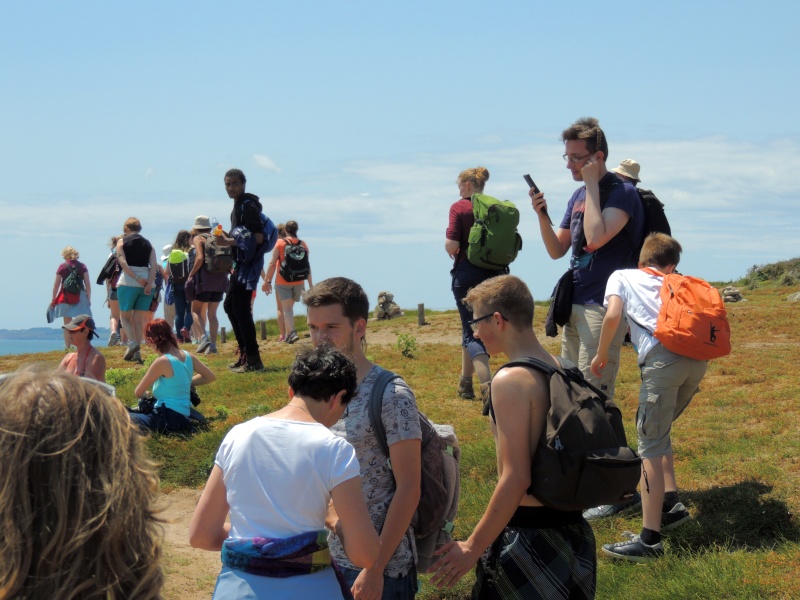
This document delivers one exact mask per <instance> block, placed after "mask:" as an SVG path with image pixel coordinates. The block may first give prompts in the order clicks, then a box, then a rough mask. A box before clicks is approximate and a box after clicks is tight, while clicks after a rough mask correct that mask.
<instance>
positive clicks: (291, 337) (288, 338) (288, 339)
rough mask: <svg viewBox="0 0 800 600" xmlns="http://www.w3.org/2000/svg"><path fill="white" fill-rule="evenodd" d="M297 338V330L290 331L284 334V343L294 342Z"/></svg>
mask: <svg viewBox="0 0 800 600" xmlns="http://www.w3.org/2000/svg"><path fill="white" fill-rule="evenodd" d="M299 339H300V338H299V337H297V332H296V331H292V332H291V333H290V334H289V335H287V336H286V343H287V344H294V343H295V342H296V341H298V340H299Z"/></svg>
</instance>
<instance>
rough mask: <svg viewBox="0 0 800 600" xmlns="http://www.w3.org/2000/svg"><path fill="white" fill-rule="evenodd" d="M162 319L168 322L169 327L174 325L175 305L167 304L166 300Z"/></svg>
mask: <svg viewBox="0 0 800 600" xmlns="http://www.w3.org/2000/svg"><path fill="white" fill-rule="evenodd" d="M173 298H174V294H173ZM164 320H165V321H166V322H167V323H169V328H170V329H172V328H173V327H174V326H175V305H174V304H167V303H166V301H165V302H164Z"/></svg>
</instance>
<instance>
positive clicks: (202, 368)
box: [191, 354, 217, 386]
mask: <svg viewBox="0 0 800 600" xmlns="http://www.w3.org/2000/svg"><path fill="white" fill-rule="evenodd" d="M191 357H192V369H194V375H193V376H192V385H194V386H197V385H205V384H207V383H211V382H212V381H215V380H216V379H217V376H216V375H215V374H214V371H212V370H211V369H209V368H208V367H207V366H206V365H205V363H203V361H201V360H200V359H199V358H197V357H196V356H195V355H194V354H192V355H191Z"/></svg>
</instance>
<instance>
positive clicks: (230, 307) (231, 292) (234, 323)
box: [222, 277, 245, 351]
mask: <svg viewBox="0 0 800 600" xmlns="http://www.w3.org/2000/svg"><path fill="white" fill-rule="evenodd" d="M235 295H236V282H235V281H234V280H233V277H231V279H230V281H229V282H228V291H227V292H226V293H225V301H224V302H223V303H222V308H223V310H224V311H225V314H226V315H228V321H229V322H230V324H231V329H233V335H234V337H235V338H236V343H237V344H239V348H240V349H241V350H242V351H243V350H244V349H245V346H244V338H243V336H242V332H241V330H240V329H239V317H238V315H237V314H236V302H235V300H236V299H235Z"/></svg>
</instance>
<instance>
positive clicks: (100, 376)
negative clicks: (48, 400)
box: [58, 315, 106, 383]
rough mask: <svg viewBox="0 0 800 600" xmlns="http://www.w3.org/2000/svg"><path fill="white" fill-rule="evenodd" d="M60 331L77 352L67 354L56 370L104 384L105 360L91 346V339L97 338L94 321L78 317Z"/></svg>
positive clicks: (82, 316) (84, 316)
mask: <svg viewBox="0 0 800 600" xmlns="http://www.w3.org/2000/svg"><path fill="white" fill-rule="evenodd" d="M62 329H63V330H64V333H65V334H66V335H68V336H69V341H70V343H71V344H72V345H73V346H75V348H77V351H75V352H70V353H69V354H67V355H66V356H65V357H64V359H63V360H62V361H61V364H60V365H58V368H59V369H61V370H62V371H66V372H67V373H72V374H73V375H77V376H78V377H89V378H91V379H96V380H97V381H102V382H103V383H105V381H106V358H105V356H103V355H102V354H100V351H99V350H98V349H97V348H95V347H94V346H92V338H93V337H99V336H98V335H97V332H96V331H95V329H96V328H95V324H94V319H93V318H92V317H90V316H89V315H78V316H77V317H75V318H74V319H72V320H71V321H70V322H69V323H67V324H66V325H64V327H62Z"/></svg>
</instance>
